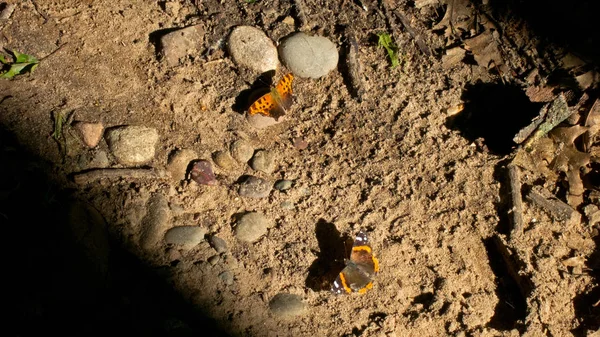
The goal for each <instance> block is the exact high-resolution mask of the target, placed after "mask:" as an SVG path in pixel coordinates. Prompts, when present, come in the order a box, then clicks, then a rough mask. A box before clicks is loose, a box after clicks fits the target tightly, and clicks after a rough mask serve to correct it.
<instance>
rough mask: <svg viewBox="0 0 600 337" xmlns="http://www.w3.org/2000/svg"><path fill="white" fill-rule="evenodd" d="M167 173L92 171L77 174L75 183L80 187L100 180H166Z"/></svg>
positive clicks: (141, 170) (122, 170)
mask: <svg viewBox="0 0 600 337" xmlns="http://www.w3.org/2000/svg"><path fill="white" fill-rule="evenodd" d="M165 177H166V173H165V172H162V171H160V170H156V169H142V168H139V169H112V168H107V169H92V170H89V171H85V172H79V173H75V174H74V175H73V181H74V182H75V183H76V184H78V185H85V184H89V183H91V182H93V181H96V180H100V179H164V178H165Z"/></svg>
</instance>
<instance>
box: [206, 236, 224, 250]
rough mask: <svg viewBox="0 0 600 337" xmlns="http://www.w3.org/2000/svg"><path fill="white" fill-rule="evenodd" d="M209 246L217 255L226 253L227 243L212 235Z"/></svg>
mask: <svg viewBox="0 0 600 337" xmlns="http://www.w3.org/2000/svg"><path fill="white" fill-rule="evenodd" d="M210 245H211V247H213V248H214V250H216V251H217V253H219V254H221V253H225V252H226V251H227V243H226V242H225V240H223V239H221V238H220V237H218V236H216V235H213V236H211V237H210Z"/></svg>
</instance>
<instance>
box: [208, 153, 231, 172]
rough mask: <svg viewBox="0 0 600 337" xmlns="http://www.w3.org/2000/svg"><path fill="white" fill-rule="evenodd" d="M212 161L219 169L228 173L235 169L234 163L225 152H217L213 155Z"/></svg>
mask: <svg viewBox="0 0 600 337" xmlns="http://www.w3.org/2000/svg"><path fill="white" fill-rule="evenodd" d="M213 160H214V161H215V164H217V165H218V166H219V167H220V168H222V169H223V170H225V171H229V170H231V169H233V168H234V167H235V161H234V160H233V158H232V157H231V155H230V154H229V153H228V152H227V151H217V152H215V153H214V154H213Z"/></svg>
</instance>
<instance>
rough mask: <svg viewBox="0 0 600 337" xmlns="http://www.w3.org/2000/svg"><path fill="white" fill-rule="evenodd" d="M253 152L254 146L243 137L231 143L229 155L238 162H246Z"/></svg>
mask: <svg viewBox="0 0 600 337" xmlns="http://www.w3.org/2000/svg"><path fill="white" fill-rule="evenodd" d="M253 154H254V148H252V146H250V144H249V143H248V142H247V141H245V140H243V139H239V140H236V141H235V142H233V144H231V156H232V157H233V158H234V159H235V160H237V161H238V162H240V163H243V164H245V163H247V162H248V161H249V160H250V159H251V158H252V155H253Z"/></svg>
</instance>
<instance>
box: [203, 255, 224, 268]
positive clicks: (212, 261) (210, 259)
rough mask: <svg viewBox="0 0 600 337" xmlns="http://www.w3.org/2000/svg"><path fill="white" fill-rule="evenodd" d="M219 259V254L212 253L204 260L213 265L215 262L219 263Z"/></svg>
mask: <svg viewBox="0 0 600 337" xmlns="http://www.w3.org/2000/svg"><path fill="white" fill-rule="evenodd" d="M219 260H221V257H220V256H219V255H213V256H211V257H209V258H208V260H206V261H208V263H210V264H211V265H213V266H214V265H215V264H217V263H219Z"/></svg>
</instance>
